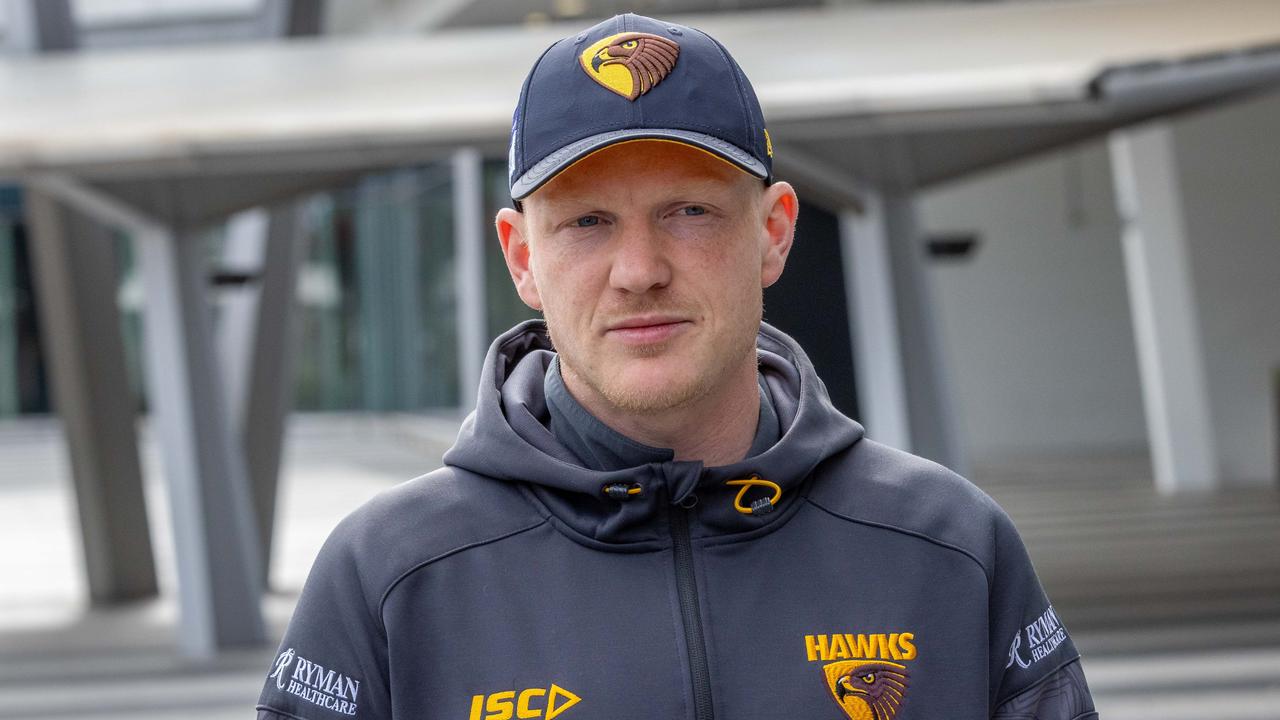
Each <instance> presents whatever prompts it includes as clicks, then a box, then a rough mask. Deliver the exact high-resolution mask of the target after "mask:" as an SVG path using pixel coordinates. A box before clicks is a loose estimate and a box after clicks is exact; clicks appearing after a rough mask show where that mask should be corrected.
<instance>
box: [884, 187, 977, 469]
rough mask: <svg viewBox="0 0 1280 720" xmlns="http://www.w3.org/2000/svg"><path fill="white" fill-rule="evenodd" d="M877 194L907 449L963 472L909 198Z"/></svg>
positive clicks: (913, 207) (933, 308)
mask: <svg viewBox="0 0 1280 720" xmlns="http://www.w3.org/2000/svg"><path fill="white" fill-rule="evenodd" d="M878 195H879V197H878V199H877V200H875V201H874V203H872V204H877V205H878V206H879V212H878V213H877V215H878V218H879V219H878V221H877V224H878V225H879V226H880V227H881V228H882V229H881V230H880V232H881V233H883V235H884V237H885V238H886V246H887V247H888V251H889V270H890V273H891V275H892V283H891V290H892V292H893V297H894V306H895V308H896V311H897V312H896V315H897V321H898V335H899V341H900V346H899V351H898V352H899V356H900V357H901V361H902V374H903V381H904V385H905V388H906V393H905V395H906V398H907V423H908V427H909V428H910V437H911V451H912V452H914V453H915V454H917V455H921V456H923V457H926V458H929V459H930V460H933V461H935V462H938V463H941V464H943V465H946V466H947V467H949V468H951V469H952V470H955V471H956V472H958V473H961V474H965V473H966V472H967V463H966V461H965V458H964V454H963V450H962V448H961V445H960V440H959V438H958V437H957V431H956V416H955V412H954V408H953V405H952V399H951V392H950V386H949V383H948V378H947V372H946V362H945V358H944V353H943V348H942V342H941V339H940V338H939V337H938V330H937V327H936V321H935V318H934V313H935V311H936V304H935V303H934V300H933V292H932V286H931V284H930V282H929V276H928V268H927V267H926V265H925V263H926V257H925V244H924V242H923V241H922V239H921V237H920V233H919V227H918V224H917V222H916V205H915V197H914V196H913V195H911V194H900V193H890V192H879V193H878Z"/></svg>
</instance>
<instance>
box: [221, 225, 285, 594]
mask: <svg viewBox="0 0 1280 720" xmlns="http://www.w3.org/2000/svg"><path fill="white" fill-rule="evenodd" d="M302 243H303V238H302V236H301V234H300V233H299V232H298V223H297V212H296V210H295V208H294V207H293V206H292V205H285V206H283V207H278V208H274V209H272V210H265V209H258V210H249V211H246V212H243V213H240V214H239V215H237V216H236V217H234V218H232V219H231V221H230V222H229V223H228V226H227V244H226V250H225V252H224V255H223V265H222V269H223V271H232V272H235V273H238V274H243V275H244V276H245V277H247V278H248V279H249V281H248V282H246V283H245V284H243V285H241V286H238V287H234V288H229V289H226V290H224V291H223V293H222V295H223V297H221V298H220V303H219V304H220V307H221V312H220V325H219V328H218V331H219V343H218V346H219V350H220V351H221V355H222V368H223V371H224V378H225V380H226V390H227V404H228V408H229V416H230V418H231V422H232V424H233V426H234V427H235V428H236V431H237V434H238V436H239V438H240V443H241V446H242V447H243V448H244V454H245V465H246V468H247V471H248V475H249V485H250V487H251V488H252V491H253V499H254V503H253V504H254V510H255V513H256V516H257V523H258V539H259V541H260V549H261V552H260V556H261V562H260V567H261V569H262V572H263V577H262V580H263V583H264V587H265V586H266V585H267V584H268V579H269V577H270V565H271V547H272V538H273V536H274V526H275V508H276V497H277V488H278V486H279V482H278V478H279V472H280V456H281V447H282V444H283V439H284V430H285V422H286V419H287V417H288V414H289V410H290V408H291V407H292V400H293V389H294V384H293V380H294V375H293V357H294V353H293V349H294V342H293V318H294V315H295V312H294V310H295V304H296V303H295V298H296V295H297V292H296V286H297V276H298V263H299V262H300V261H301V255H302V252H303V249H302Z"/></svg>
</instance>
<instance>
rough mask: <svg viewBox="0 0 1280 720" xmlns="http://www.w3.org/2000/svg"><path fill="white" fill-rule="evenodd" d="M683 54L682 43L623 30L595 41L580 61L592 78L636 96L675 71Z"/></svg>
mask: <svg viewBox="0 0 1280 720" xmlns="http://www.w3.org/2000/svg"><path fill="white" fill-rule="evenodd" d="M678 57H680V46H679V45H677V44H676V43H675V42H674V41H672V40H668V39H667V38H664V37H659V36H658V35H653V34H651V33H641V32H627V33H619V34H617V35H610V36H609V37H607V38H604V39H603V40H599V41H597V42H595V43H592V44H591V46H590V47H588V48H587V49H586V50H583V51H582V54H581V55H579V56H578V61H579V63H580V64H581V65H582V69H583V70H584V71H585V72H586V73H587V75H589V76H591V79H592V80H595V81H596V82H598V83H600V84H601V85H603V86H605V87H607V88H609V89H610V90H612V91H614V92H616V93H618V94H619V95H621V96H622V97H624V98H626V99H628V100H635V99H636V98H638V97H640V96H641V95H643V94H645V93H647V92H649V90H650V89H651V88H652V87H653V86H654V85H657V84H658V83H660V82H662V78H664V77H666V76H667V74H668V73H670V72H671V68H673V67H675V65H676V58H678Z"/></svg>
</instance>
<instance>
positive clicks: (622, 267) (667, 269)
mask: <svg viewBox="0 0 1280 720" xmlns="http://www.w3.org/2000/svg"><path fill="white" fill-rule="evenodd" d="M609 282H610V284H611V285H612V286H613V287H614V288H615V289H618V290H624V291H626V292H632V293H644V292H648V291H649V290H652V289H653V288H656V287H665V286H666V285H667V284H668V283H670V282H671V263H670V260H669V258H668V257H667V249H666V246H665V243H664V241H663V239H662V238H661V237H659V236H658V234H657V233H656V232H654V230H653V228H650V227H647V226H643V227H634V228H630V229H628V230H627V231H626V232H623V233H621V234H620V236H619V238H618V247H617V250H616V252H615V253H614V256H613V268H612V269H611V272H610V275H609Z"/></svg>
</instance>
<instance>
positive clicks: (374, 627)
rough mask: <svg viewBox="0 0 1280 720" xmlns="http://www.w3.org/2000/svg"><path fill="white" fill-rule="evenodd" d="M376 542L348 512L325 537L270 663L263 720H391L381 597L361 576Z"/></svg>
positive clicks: (373, 556)
mask: <svg viewBox="0 0 1280 720" xmlns="http://www.w3.org/2000/svg"><path fill="white" fill-rule="evenodd" d="M373 544H374V543H372V542H370V541H368V540H367V539H362V534H361V533H360V532H359V523H358V522H356V521H355V520H354V518H350V517H349V518H347V519H346V520H344V521H343V522H342V523H340V524H339V525H338V527H337V529H335V530H334V532H333V533H332V534H331V535H330V536H329V539H328V540H326V541H325V544H324V547H323V548H322V549H321V550H320V554H319V555H318V556H317V557H316V561H315V563H314V564H313V565H312V567H311V573H310V574H309V575H308V577H307V582H306V584H305V585H304V586H303V589H302V595H301V597H300V598H299V599H298V604H297V607H296V608H295V609H294V612H293V618H292V619H291V620H290V621H289V626H288V629H287V630H286V631H285V634H284V639H283V640H282V641H281V643H280V648H279V651H278V652H277V653H276V655H275V657H274V659H273V660H272V663H271V667H270V668H268V670H267V678H266V683H265V685H264V687H263V689H262V694H261V695H260V696H259V699H258V705H257V711H258V715H257V717H258V720H339V719H341V718H355V719H356V720H390V718H391V704H390V693H389V689H388V680H387V678H388V661H387V641H386V633H385V630H384V629H383V627H382V624H381V622H380V621H379V619H378V617H379V616H378V603H379V600H380V598H379V596H378V595H377V594H376V589H374V588H366V587H365V586H364V584H363V583H362V577H361V569H362V562H373V561H374V560H375V559H376V557H377V553H376V549H375V548H373V547H371V545H373Z"/></svg>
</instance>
